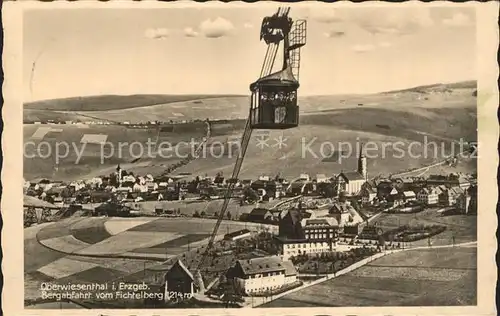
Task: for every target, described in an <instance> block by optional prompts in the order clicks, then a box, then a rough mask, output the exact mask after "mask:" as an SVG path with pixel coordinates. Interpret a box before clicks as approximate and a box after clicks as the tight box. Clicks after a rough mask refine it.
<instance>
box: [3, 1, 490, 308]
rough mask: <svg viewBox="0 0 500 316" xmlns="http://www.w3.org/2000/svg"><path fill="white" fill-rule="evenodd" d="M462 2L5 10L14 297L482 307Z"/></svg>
mask: <svg viewBox="0 0 500 316" xmlns="http://www.w3.org/2000/svg"><path fill="white" fill-rule="evenodd" d="M16 4H19V3H16ZM478 7H480V5H468V6H466V5H458V4H455V5H444V4H443V5H441V6H436V5H414V4H413V5H411V4H408V5H406V4H404V5H385V6H377V5H338V6H334V5H325V4H322V5H320V4H315V3H309V4H306V3H303V4H297V5H296V4H287V3H281V4H280V3H263V4H239V5H220V4H219V5H205V4H201V3H191V5H187V6H178V5H177V6H176V5H173V4H164V5H163V6H161V7H155V8H147V7H143V8H141V9H132V8H127V7H126V6H115V7H113V6H111V5H109V6H107V7H106V6H105V5H104V4H101V5H100V6H99V7H97V6H96V7H94V8H93V7H91V6H81V7H72V6H64V8H63V7H61V8H56V7H54V8H50V9H48V8H49V7H48V6H47V7H44V6H37V7H33V8H26V9H23V10H22V12H20V14H19V16H20V17H21V18H22V19H21V21H22V22H20V25H21V27H20V28H19V30H22V31H20V33H19V34H22V39H21V38H20V39H19V41H22V51H21V52H20V54H19V56H18V57H17V58H18V59H19V64H21V63H22V73H20V74H19V77H20V78H21V77H22V79H21V80H22V86H21V85H19V87H16V88H17V91H16V95H17V96H18V97H17V99H19V100H20V103H22V104H20V105H19V107H21V109H20V111H21V112H22V114H19V117H22V128H21V123H20V122H19V123H18V126H19V128H17V129H16V131H19V132H18V133H20V131H21V129H22V136H19V137H22V147H23V148H22V153H23V159H22V165H21V164H20V161H21V159H19V158H20V157H19V156H17V157H18V158H17V163H19V164H20V165H19V168H22V177H23V178H22V186H23V188H22V189H23V205H22V209H23V211H22V213H21V212H20V211H16V212H13V213H18V214H19V216H20V214H22V216H23V220H22V221H23V227H22V228H21V227H17V228H16V229H17V231H18V232H19V234H22V236H23V237H19V239H23V243H24V248H23V249H24V251H23V253H22V254H20V255H21V256H22V258H23V259H22V260H23V262H24V263H23V266H20V265H19V263H17V265H18V266H19V269H21V268H22V270H23V278H22V279H21V280H24V281H23V283H22V284H19V285H18V286H20V287H22V288H23V289H22V291H23V292H24V296H23V298H24V299H23V302H24V303H23V304H24V307H23V308H24V309H26V310H33V309H35V310H51V309H52V310H67V309H72V310H73V309H107V310H122V311H123V310H127V309H133V310H138V309H139V310H140V309H159V310H165V309H214V308H215V309H217V308H223V309H228V308H229V309H234V310H235V311H236V310H237V309H241V308H258V309H260V311H259V313H262V314H266V309H267V310H269V311H272V310H276V308H332V307H335V308H341V307H344V308H348V307H349V308H350V307H373V308H377V307H459V308H460V307H476V306H478V305H480V302H481V299H480V294H479V292H480V288H481V287H484V288H485V289H486V288H488V289H487V291H490V290H489V287H491V291H493V285H491V286H490V285H488V284H484V285H482V286H481V285H480V283H478V282H479V278H480V277H479V276H480V275H481V274H483V275H486V276H485V277H483V280H485V279H489V280H490V281H491V282H493V280H492V278H493V279H496V274H494V273H495V272H494V271H492V270H488V269H489V268H488V267H486V266H482V264H480V262H482V261H480V260H479V257H480V255H479V254H480V253H481V251H486V252H482V254H483V256H485V258H484V260H486V261H491V259H492V258H493V256H494V251H495V250H494V249H495V248H494V246H493V248H491V246H488V244H489V243H490V242H491V238H493V242H495V239H494V238H495V237H494V231H495V229H496V228H495V227H488V228H487V229H488V230H491V232H490V231H488V233H487V232H486V227H487V226H484V227H485V228H484V230H485V231H484V232H483V233H485V234H486V233H487V237H485V238H487V239H488V240H486V244H484V243H483V244H481V242H480V243H479V244H481V246H480V247H478V238H479V237H478V222H480V221H482V222H481V223H486V224H490V225H495V224H494V223H493V222H491V221H490V220H491V218H494V217H492V216H494V213H495V210H494V203H489V204H481V203H483V202H481V203H479V205H480V207H478V196H479V195H481V198H482V199H484V198H485V196H486V199H488V194H489V193H488V192H492V191H496V187H495V184H494V182H492V181H493V180H494V179H493V172H491V170H493V168H494V170H496V168H497V165H495V166H494V167H493V166H491V168H492V169H490V174H489V175H488V170H486V172H485V173H484V172H483V173H482V174H481V176H480V177H479V178H478V169H480V168H481V165H482V164H485V161H484V159H483V158H484V153H488V152H491V151H488V152H486V151H485V152H483V147H487V145H486V146H484V144H483V142H481V141H480V137H479V133H481V132H480V130H479V129H478V120H481V117H484V116H485V115H486V116H487V115H488V114H485V113H490V115H491V117H492V119H494V118H493V113H494V112H486V108H485V106H483V105H484V104H486V102H488V101H493V103H495V101H494V100H490V99H489V98H483V94H481V93H479V94H478V91H479V90H480V87H481V86H480V84H479V82H480V81H481V79H480V78H481V74H482V70H481V69H482V68H481V65H480V62H479V60H480V48H479V45H480V43H481V41H483V42H484V38H483V39H482V40H481V39H480V38H479V37H478V36H479V35H478V34H480V33H481V32H479V28H480V24H481V23H480V22H481V21H479V17H478ZM490 9H491V8H490ZM483 11H484V9H483ZM8 31H9V29H7V30H6V34H9V33H8ZM497 41H498V40H497ZM488 56H489V55H488ZM483 67H484V66H483ZM495 67H496V66H495ZM483 82H485V81H483ZM11 87H13V86H11ZM495 93H496V94H497V93H498V92H490V93H489V94H488V93H487V95H488V96H490V97H491V96H493V95H494V94H495ZM481 107H482V109H483V112H482V114H480V112H478V111H479V110H478V109H480V108H481ZM490 109H491V107H490ZM493 109H495V106H493ZM488 111H490V110H488ZM4 120H6V119H4ZM492 122H493V121H492ZM493 123H494V122H493ZM497 123H498V122H497ZM486 125H491V124H486ZM481 128H485V126H484V125H482V127H481ZM486 128H487V127H486ZM491 128H492V130H491V131H490V132H489V135H493V134H494V133H496V128H498V126H496V127H495V126H494V125H492V127H491ZM493 128H495V130H494V129H493ZM493 139H494V137H493ZM8 140H9V139H7V141H8ZM479 142H481V144H482V145H483V146H481V149H479V145H478V144H479ZM490 146H492V147H496V145H495V144H493V143H492V144H490ZM18 147H19V146H18ZM4 150H5V147H4ZM487 150H489V149H487ZM19 151H20V150H19ZM495 159H496V157H493V158H492V160H491V163H493V162H494V161H497V160H495ZM4 168H8V165H4ZM20 172H21V171H20ZM19 174H20V173H19ZM15 176H16V177H18V176H17V174H16V175H15ZM488 176H489V177H491V179H490V180H491V181H490V180H487V182H484V181H486V180H485V178H487V177H488ZM5 177H6V176H5V175H4V181H5ZM481 177H482V178H481ZM488 181H490V182H488ZM16 183H20V181H18V182H16ZM480 183H481V184H480ZM484 183H490V184H484ZM491 185H492V186H491ZM485 190H490V191H485ZM495 196H496V193H495V192H493V193H492V195H491V198H490V199H491V202H494V201H493V199H494V198H495ZM4 199H5V195H4ZM495 201H496V199H495ZM20 207H21V206H20V202H19V208H20ZM2 209H5V206H4V205H3V206H2ZM11 211H13V210H11ZM486 213H488V215H485V214H486ZM483 216H489V217H488V218H489V219H488V218H486V219H481V218H483ZM485 221H486V222H485ZM488 221H490V222H489V223H488ZM18 222H19V225H20V220H19V221H18ZM492 223H493V224H492ZM13 225H14V224H13ZM14 226H15V225H14ZM479 234H481V232H479ZM483 240H485V239H483ZM4 243H5V241H4ZM483 245H485V246H483ZM488 247H490V248H488ZM480 248H481V250H480V251H479V252H478V250H479V249H480ZM483 249H484V250H483ZM18 252H20V251H19V249H18ZM488 256H491V258H489V257H488ZM493 260H494V259H493ZM492 273H493V274H492ZM19 277H21V276H19ZM489 293H490V292H488V293H487V294H488V295H489ZM491 293H493V292H491ZM489 300H493V298H488V301H483V303H485V302H487V303H488V304H489ZM483 307H487V308H490V309H488V310H490V311H492V310H493V309H492V308H493V305H491V306H483ZM262 309H264V311H262ZM278 310H279V309H278ZM413 311H416V309H413ZM130 312H133V311H130ZM130 312H129V313H130ZM186 312H187V311H186ZM247 312H248V311H247ZM110 314H112V313H110ZM127 315H128V314H127ZM485 315H486V314H485ZM491 315H493V314H491Z"/></svg>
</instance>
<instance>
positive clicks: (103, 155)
mask: <svg viewBox="0 0 500 316" xmlns="http://www.w3.org/2000/svg"><path fill="white" fill-rule="evenodd" d="M49 126H51V129H52V130H55V131H49V132H48V133H46V134H45V135H43V137H42V138H39V137H36V136H37V135H36V134H35V133H37V130H38V129H39V128H40V126H37V125H25V126H24V129H23V134H24V142H25V143H26V144H27V145H26V148H25V156H24V175H25V177H26V179H28V180H30V179H36V178H43V177H48V178H51V179H55V180H66V181H71V180H74V179H81V178H82V177H93V176H98V175H108V174H110V173H112V172H114V170H115V168H116V166H117V164H119V163H121V165H122V167H123V168H127V170H129V171H134V172H136V171H138V170H139V172H141V173H142V171H143V169H144V168H146V167H147V168H148V170H146V172H152V173H155V170H156V173H161V172H162V171H164V170H165V167H166V166H167V165H169V164H172V163H175V162H177V161H179V160H181V159H180V158H179V157H178V156H184V155H186V154H188V153H190V152H191V147H190V145H187V144H180V145H177V144H178V143H179V142H180V141H187V142H190V141H191V139H193V140H194V141H200V140H201V139H202V137H204V136H205V134H206V132H205V124H204V123H193V124H191V125H190V126H179V127H176V128H174V131H173V132H170V133H168V132H161V133H158V131H157V129H156V128H149V129H133V128H127V127H125V126H119V125H109V126H108V125H103V126H92V127H88V128H80V127H78V126H77V125H49ZM85 135H87V136H89V135H104V137H103V138H105V142H106V143H104V144H102V145H101V144H100V143H96V144H94V143H82V141H81V140H82V138H83V137H84V136H85ZM157 136H158V138H157ZM94 137H97V136H94ZM28 142H29V143H28ZM156 142H158V143H161V142H163V143H165V144H167V143H168V144H171V145H172V146H177V147H174V148H177V150H178V151H177V153H178V156H176V154H177V153H176V152H175V151H172V152H171V153H170V154H169V153H168V152H164V153H163V154H159V153H158V152H157V151H156V147H155V146H156V145H155V144H156ZM134 143H140V144H141V145H142V153H141V149H140V147H138V146H137V145H134ZM64 144H67V145H64ZM163 148H165V146H164V147H163ZM56 152H58V153H59V157H60V159H59V160H58V161H56ZM141 157H145V158H147V159H141ZM56 163H58V169H57V170H56V169H55V165H56Z"/></svg>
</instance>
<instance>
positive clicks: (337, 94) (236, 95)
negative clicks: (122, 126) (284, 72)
mask: <svg viewBox="0 0 500 316" xmlns="http://www.w3.org/2000/svg"><path fill="white" fill-rule="evenodd" d="M477 81H478V80H477V79H466V80H460V81H452V82H438V83H429V84H421V85H417V86H410V87H406V88H394V89H393V90H382V91H375V92H365V93H363V92H358V93H330V94H328V93H325V94H301V95H300V96H299V98H301V97H322V96H343V95H375V94H384V93H391V92H400V91H401V92H403V91H405V90H411V89H417V88H429V87H432V86H439V85H452V84H459V83H469V82H475V83H476V89H477ZM299 89H300V88H299ZM146 95H151V96H152V95H154V96H189V95H192V96H212V97H213V96H220V97H224V96H226V97H247V96H248V97H249V96H251V93H249V94H242V93H221V94H218V93H131V94H112V93H110V94H94V95H80V96H71V97H61V98H52V99H39V100H32V101H25V102H23V105H26V104H30V103H37V102H47V101H56V100H70V99H78V98H93V97H94V98H95V97H106V96H108V97H110V96H112V97H132V96H146Z"/></svg>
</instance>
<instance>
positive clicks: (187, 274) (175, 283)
mask: <svg viewBox="0 0 500 316" xmlns="http://www.w3.org/2000/svg"><path fill="white" fill-rule="evenodd" d="M164 286H165V299H166V300H168V299H169V297H170V296H171V295H169V294H171V293H176V296H177V295H178V294H177V293H182V296H183V297H187V296H192V295H194V294H195V293H197V292H198V290H199V288H198V286H197V285H196V282H195V277H194V275H193V274H192V273H191V271H189V269H188V268H187V267H186V266H185V265H184V263H183V262H182V261H181V260H177V261H176V262H175V263H174V264H173V265H172V267H171V268H170V269H169V270H168V271H167V273H166V274H165V285H164Z"/></svg>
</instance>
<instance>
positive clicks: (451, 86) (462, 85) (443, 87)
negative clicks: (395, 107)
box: [383, 80, 477, 94]
mask: <svg viewBox="0 0 500 316" xmlns="http://www.w3.org/2000/svg"><path fill="white" fill-rule="evenodd" d="M455 89H477V81H475V80H469V81H462V82H454V83H437V84H431V85H424V86H417V87H413V88H407V89H401V90H392V91H387V92H383V93H385V94H392V93H401V92H417V93H424V94H425V93H432V92H448V91H452V90H455Z"/></svg>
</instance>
